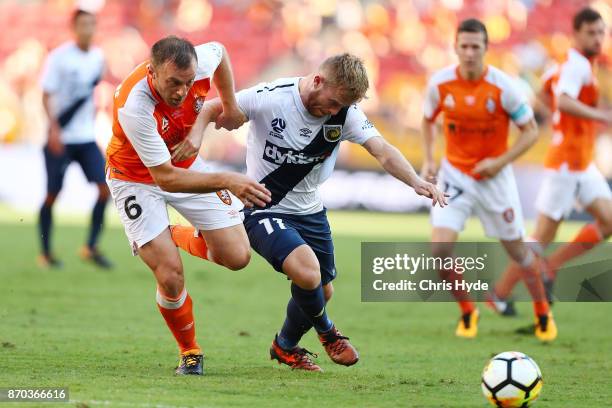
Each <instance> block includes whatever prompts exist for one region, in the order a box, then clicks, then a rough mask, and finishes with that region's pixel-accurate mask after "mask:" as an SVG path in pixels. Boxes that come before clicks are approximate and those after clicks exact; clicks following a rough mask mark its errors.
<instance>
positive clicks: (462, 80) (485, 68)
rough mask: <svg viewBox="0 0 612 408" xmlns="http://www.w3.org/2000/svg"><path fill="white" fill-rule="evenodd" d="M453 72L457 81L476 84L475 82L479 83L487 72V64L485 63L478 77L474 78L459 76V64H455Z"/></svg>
mask: <svg viewBox="0 0 612 408" xmlns="http://www.w3.org/2000/svg"><path fill="white" fill-rule="evenodd" d="M455 73H456V74H457V79H458V80H459V81H461V82H464V83H466V84H472V85H476V84H479V83H481V82H482V81H483V80H484V79H485V77H486V76H487V74H488V73H489V66H488V65H485V67H484V70H483V71H482V75H480V77H479V78H477V79H474V80H469V79H465V78H464V77H462V76H461V72H459V64H457V67H456V68H455Z"/></svg>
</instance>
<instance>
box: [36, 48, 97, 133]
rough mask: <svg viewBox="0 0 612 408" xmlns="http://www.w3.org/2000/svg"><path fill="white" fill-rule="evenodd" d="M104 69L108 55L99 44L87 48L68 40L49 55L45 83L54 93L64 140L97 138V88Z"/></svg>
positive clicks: (53, 98)
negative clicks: (105, 55) (95, 94)
mask: <svg viewBox="0 0 612 408" xmlns="http://www.w3.org/2000/svg"><path fill="white" fill-rule="evenodd" d="M103 73H104V55H103V53H102V50H101V49H100V48H98V47H91V48H90V49H89V50H88V51H83V50H82V49H80V48H79V47H78V46H77V45H76V44H75V43H74V42H67V43H65V44H63V45H61V46H59V47H58V48H56V49H54V50H53V51H51V53H50V54H49V56H48V57H47V61H46V63H45V67H44V70H43V74H42V78H41V86H42V89H43V91H44V92H46V93H48V94H50V96H51V98H50V104H51V110H52V113H53V114H54V116H55V118H56V119H57V120H58V122H59V123H60V126H61V127H62V131H61V138H62V142H63V143H66V144H72V143H75V144H76V143H88V142H93V141H95V127H94V124H95V105H94V100H93V89H94V87H95V86H96V84H97V83H98V81H99V80H100V78H101V76H102V75H103Z"/></svg>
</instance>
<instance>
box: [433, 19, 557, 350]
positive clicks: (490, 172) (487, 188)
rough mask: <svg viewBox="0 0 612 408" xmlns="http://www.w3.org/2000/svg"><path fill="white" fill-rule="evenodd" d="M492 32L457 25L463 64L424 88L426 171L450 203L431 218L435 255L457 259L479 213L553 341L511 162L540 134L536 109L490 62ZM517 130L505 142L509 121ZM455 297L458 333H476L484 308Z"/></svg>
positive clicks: (460, 293) (474, 23) (449, 276)
mask: <svg viewBox="0 0 612 408" xmlns="http://www.w3.org/2000/svg"><path fill="white" fill-rule="evenodd" d="M487 48H488V35H487V29H486V27H485V26H484V24H482V22H480V21H478V20H476V19H468V20H465V21H463V22H461V24H460V25H459V27H458V28H457V35H456V42H455V51H456V53H457V56H458V57H459V64H457V65H452V66H449V67H446V68H444V69H442V70H440V71H438V72H436V73H435V74H434V75H433V76H432V77H431V79H430V81H429V84H428V85H427V90H426V96H425V105H424V117H423V135H424V143H425V160H424V163H423V169H422V173H421V174H422V176H423V177H425V179H426V180H430V181H434V180H436V178H438V182H439V185H440V186H442V187H443V188H444V190H445V191H446V192H447V193H449V194H450V195H451V196H450V199H449V205H448V206H447V207H446V208H445V209H444V210H441V209H440V208H433V209H432V212H431V223H432V226H433V232H432V242H433V254H434V256H437V257H441V258H446V257H450V256H452V252H453V247H454V243H455V242H456V241H457V239H458V237H459V233H460V232H461V231H462V230H463V228H464V226H465V222H466V220H467V218H468V217H469V216H470V215H471V214H475V215H477V216H478V218H480V221H481V223H482V226H483V228H484V230H485V233H486V235H487V236H489V237H491V238H497V239H499V240H500V242H501V244H502V245H503V246H504V248H505V249H506V252H507V253H508V255H509V256H510V258H511V259H513V260H515V261H516V262H517V263H518V264H519V265H520V272H519V273H520V275H519V276H521V277H522V278H523V279H524V280H525V283H526V285H527V287H528V288H529V291H530V293H531V296H532V298H533V301H534V314H535V318H536V330H535V335H536V336H537V337H538V338H539V339H540V340H542V341H551V340H553V339H554V338H555V337H556V335H557V328H556V325H555V323H554V320H553V319H552V315H551V313H550V310H549V306H548V302H547V301H546V296H545V292H544V287H543V285H542V282H541V280H540V277H539V266H538V259H537V256H536V255H535V254H534V253H533V251H531V250H530V249H529V248H528V247H527V246H526V245H525V244H524V243H523V233H524V232H523V215H522V209H521V205H520V200H519V195H518V189H517V187H516V181H515V179H514V173H513V171H512V166H511V163H512V162H513V161H514V160H516V159H517V158H518V157H519V156H521V155H522V154H523V153H525V152H526V151H527V150H528V149H529V148H530V147H531V146H532V145H533V144H534V143H535V142H536V139H537V125H536V122H535V119H534V115H533V110H532V109H531V107H530V106H529V104H528V103H527V100H526V98H525V96H524V95H523V94H522V92H521V91H520V89H519V87H518V84H516V83H515V81H514V80H513V79H512V78H511V77H510V76H508V75H507V74H505V73H504V72H502V71H501V70H499V69H497V68H495V67H493V66H490V65H486V64H485V63H484V56H485V53H486V51H487ZM440 113H443V114H444V121H443V125H442V126H443V129H444V136H445V139H446V154H445V158H444V159H443V161H442V164H441V166H440V172H439V174H437V173H438V169H437V166H436V163H435V161H434V157H433V152H434V141H435V139H434V138H435V133H436V130H435V120H436V118H437V117H438V115H439V114H440ZM510 121H512V122H514V123H515V124H516V125H517V127H518V128H519V130H520V136H519V138H518V139H517V141H516V142H515V143H514V144H513V145H512V146H508V135H509V123H510ZM440 274H441V277H442V278H444V279H446V280H448V281H450V282H456V281H460V280H462V279H463V278H462V276H461V274H459V273H457V272H456V271H455V270H452V269H451V270H443V271H440ZM453 294H454V296H455V298H456V299H457V301H458V303H459V306H460V308H461V318H460V319H459V324H458V326H457V330H456V331H455V334H456V335H457V336H459V337H465V338H473V337H475V336H476V335H477V332H478V317H479V312H478V309H477V308H476V305H475V304H474V302H473V301H471V300H470V298H469V295H468V293H467V292H466V291H464V290H454V291H453Z"/></svg>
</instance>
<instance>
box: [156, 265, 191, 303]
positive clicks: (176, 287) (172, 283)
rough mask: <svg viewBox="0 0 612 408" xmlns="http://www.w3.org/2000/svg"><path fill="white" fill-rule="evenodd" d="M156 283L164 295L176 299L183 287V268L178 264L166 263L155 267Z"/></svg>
mask: <svg viewBox="0 0 612 408" xmlns="http://www.w3.org/2000/svg"><path fill="white" fill-rule="evenodd" d="M155 276H156V277H157V283H158V284H159V286H160V287H161V288H162V290H163V292H164V294H165V295H167V296H170V297H177V296H179V295H180V293H181V291H182V290H183V287H184V286H185V277H184V275H183V266H182V265H181V263H180V262H166V263H163V264H161V265H160V266H159V267H157V269H156V271H155Z"/></svg>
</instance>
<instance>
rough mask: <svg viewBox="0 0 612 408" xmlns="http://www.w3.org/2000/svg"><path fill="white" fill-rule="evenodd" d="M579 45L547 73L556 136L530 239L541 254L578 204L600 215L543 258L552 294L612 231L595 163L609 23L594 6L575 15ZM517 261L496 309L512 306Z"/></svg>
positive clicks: (607, 117) (610, 200)
mask: <svg viewBox="0 0 612 408" xmlns="http://www.w3.org/2000/svg"><path fill="white" fill-rule="evenodd" d="M573 28H574V48H571V49H570V50H569V51H568V53H567V56H566V58H565V60H564V61H563V62H562V63H561V64H559V65H555V66H554V67H553V68H552V69H551V70H549V71H548V72H547V73H546V74H545V75H546V77H545V85H544V89H543V93H544V96H545V99H547V100H548V101H550V104H551V111H552V113H553V115H552V124H553V139H552V142H551V144H550V146H549V147H548V152H547V153H546V158H545V161H544V167H545V168H546V176H545V178H544V180H543V181H542V187H541V188H540V191H539V193H538V197H537V200H536V207H537V209H538V212H539V214H538V218H537V222H536V227H535V231H534V232H533V234H532V235H531V237H529V238H528V240H529V241H532V244H531V245H533V246H534V247H535V248H538V250H539V251H540V252H543V251H544V249H545V248H546V247H547V246H548V245H549V244H550V243H551V242H552V241H554V239H555V236H556V234H557V230H558V228H559V226H560V225H561V222H562V221H563V219H564V218H565V217H567V216H569V214H570V213H571V211H572V209H573V208H574V203H575V202H576V201H577V202H578V203H579V204H580V206H581V207H582V208H583V209H584V210H586V211H587V212H588V213H589V214H591V215H592V216H593V218H595V222H593V223H589V224H587V225H585V226H584V227H583V228H582V229H581V230H580V231H579V232H578V234H577V235H576V236H575V237H574V238H573V239H572V242H569V243H566V244H564V245H562V246H560V247H559V248H558V249H557V250H556V251H555V252H554V253H552V254H551V255H550V256H548V257H546V258H545V259H544V265H545V268H544V269H545V271H546V273H545V274H543V278H544V280H545V282H546V286H547V288H548V292H549V296H550V295H551V292H552V284H553V282H554V279H555V278H556V274H557V271H558V270H559V268H561V267H562V266H563V265H564V264H565V263H566V262H568V261H569V260H571V259H574V258H576V257H578V256H580V255H582V254H584V253H586V252H587V251H588V250H590V249H592V248H593V247H595V246H596V245H597V244H599V243H601V242H604V241H605V240H607V239H608V238H609V237H610V235H611V234H612V194H611V193H610V187H609V186H608V183H607V182H606V180H605V178H604V177H603V175H602V174H601V172H600V171H599V170H598V169H597V167H596V166H595V164H594V163H593V152H594V147H595V138H596V131H597V124H598V123H603V124H606V125H608V126H609V125H610V124H612V110H610V109H602V108H598V107H597V103H598V89H597V80H596V77H595V74H594V64H595V58H596V57H597V56H598V55H599V54H600V53H601V50H602V46H603V41H604V39H605V36H606V26H605V24H604V21H603V19H602V17H601V15H600V14H599V13H598V12H597V11H596V10H593V9H591V8H584V9H582V10H580V11H579V12H578V13H577V14H576V15H575V16H574V19H573ZM519 275H520V274H519V273H517V267H516V265H510V266H509V268H508V269H507V270H506V272H505V274H504V275H503V277H502V278H501V279H500V281H499V282H498V284H497V285H496V287H495V291H494V296H495V298H494V302H493V303H491V306H492V307H493V308H494V310H496V311H498V312H500V313H504V311H505V310H507V309H508V308H510V307H512V306H510V305H511V303H509V302H506V300H507V299H508V297H509V296H510V293H511V292H512V289H513V288H514V286H515V285H516V283H517V282H518V280H520V276H519Z"/></svg>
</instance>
